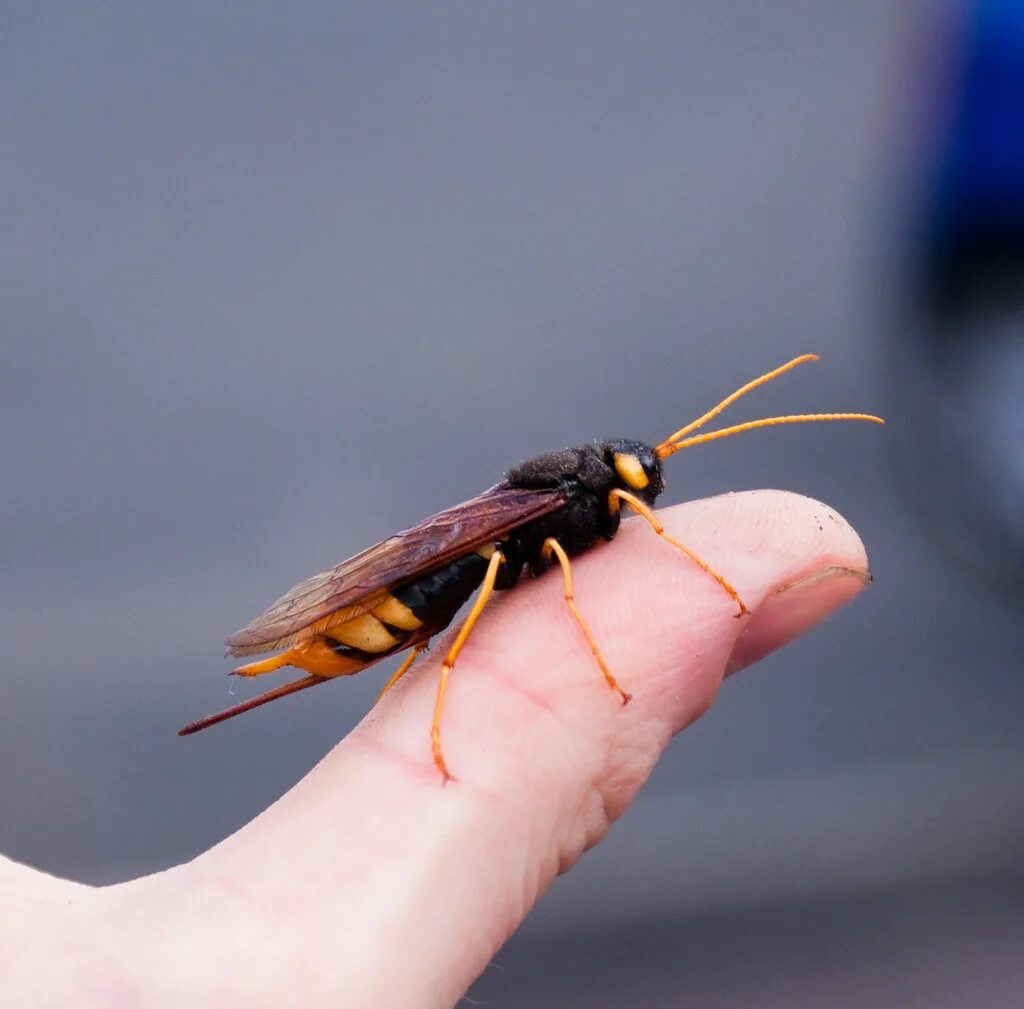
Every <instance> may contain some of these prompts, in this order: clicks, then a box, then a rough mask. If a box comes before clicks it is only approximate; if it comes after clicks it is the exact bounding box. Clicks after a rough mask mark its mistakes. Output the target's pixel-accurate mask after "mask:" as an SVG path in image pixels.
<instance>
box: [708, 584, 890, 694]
mask: <svg viewBox="0 0 1024 1009" xmlns="http://www.w3.org/2000/svg"><path fill="white" fill-rule="evenodd" d="M870 581H871V575H869V574H868V573H867V572H866V571H863V570H861V569H859V568H851V567H845V566H844V565H841V564H829V565H828V566H826V567H823V568H819V569H818V570H817V571H814V572H812V573H811V574H809V575H805V576H804V577H802V578H799V579H797V580H796V581H793V582H787V583H786V584H785V585H782V586H780V587H779V588H777V589H776V590H775V591H774V592H773V593H772V594H771V595H770V596H768V598H767V599H765V601H764V602H763V603H761V605H760V606H759V607H758V608H757V609H756V610H755V611H754V615H753V616H752V617H751V618H750V622H749V623H748V624H747V626H746V628H745V629H744V631H743V633H742V634H741V635H740V636H739V639H738V640H737V642H736V647H735V648H734V649H733V652H732V657H731V658H730V659H729V662H728V663H727V665H726V668H725V675H726V676H731V675H732V674H733V673H738V672H739V671H740V670H741V669H746V668H747V666H752V665H753V664H754V663H755V662H759V661H760V660H761V659H763V658H764V657H765V656H766V655H770V654H771V653H772V652H774V651H776V650H777V649H779V648H781V647H782V646H783V645H787V644H789V642H790V641H792V640H793V639H794V638H798V637H799V636H800V635H801V634H803V633H805V632H806V631H808V630H810V629H811V628H812V627H813V626H814V625H815V624H816V623H818V622H819V621H821V620H824V619H825V617H827V616H828V615H829V614H830V613H833V612H834V611H835V610H837V609H839V607H840V606H843V605H845V604H846V603H848V602H849V601H850V600H851V599H853V597H854V596H856V595H857V593H858V592H860V591H861V589H863V588H864V587H865V586H866V585H868V584H869V583H870Z"/></svg>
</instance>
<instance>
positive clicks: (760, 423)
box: [656, 413, 885, 459]
mask: <svg viewBox="0 0 1024 1009" xmlns="http://www.w3.org/2000/svg"><path fill="white" fill-rule="evenodd" d="M819 420H867V421H870V422H871V423H872V424H884V423H885V421H884V420H882V418H881V417H876V416H874V414H870V413H797V414H791V415H790V416H788V417H762V418H761V419H760V420H748V421H747V422H746V424H736V425H735V426H734V427H725V428H722V430H721V431H708V432H707V434H695V435H694V436H693V437H692V438H684V439H683V440H682V441H677V442H673V443H672V444H671V445H670V446H669V447H668V450H667V451H662V450H663V448H664V447H665V446H664V445H659V446H658V448H657V450H656V451H657V453H658V457H659V458H661V459H667V458H668V457H669V456H670V455H673V454H674V453H676V452H678V451H679V450H680V449H683V448H689V447H690V446H691V445H700V444H702V443H703V442H706V441H714V440H715V439H716V438H728V437H730V436H731V435H734V434H742V433H743V432H744V431H753V430H754V429H755V428H758V427H773V426H774V425H775V424H809V423H812V422H814V421H819Z"/></svg>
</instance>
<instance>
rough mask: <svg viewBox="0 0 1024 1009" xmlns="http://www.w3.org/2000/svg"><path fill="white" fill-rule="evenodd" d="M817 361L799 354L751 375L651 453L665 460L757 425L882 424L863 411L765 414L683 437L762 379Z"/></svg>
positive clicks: (766, 379) (767, 380)
mask: <svg viewBox="0 0 1024 1009" xmlns="http://www.w3.org/2000/svg"><path fill="white" fill-rule="evenodd" d="M817 360H819V358H818V355H817V354H802V355H801V356H800V357H794V358H793V360H792V361H787V362H786V363H785V364H783V365H781V366H780V367H778V368H775V369H774V370H773V371H769V372H767V373H766V374H764V375H761V376H760V377H759V378H755V379H754V380H753V381H752V382H748V383H747V384H746V385H744V386H742V387H741V388H739V389H737V390H736V391H735V392H734V393H732V395H730V396H726V398H725V399H723V400H722V402H721V403H719V404H718V406H716V407H714V408H712V409H711V410H708V412H707V413H706V414H704V415H703V416H702V417H698V418H697V419H696V420H695V421H693V422H691V423H689V424H687V425H686V427H683V428H680V429H679V430H678V431H676V432H675V434H673V435H671V436H670V437H668V438H666V439H665V440H664V441H663V442H662V443H661V444H660V445H658V446H657V448H656V449H655V452H657V454H658V458H659V459H667V458H668V457H669V456H670V455H674V454H675V453H676V452H678V451H679V450H680V449H683V448H688V447H689V446H691V445H699V444H701V443H702V442H706V441H714V440H715V439H716V438H727V437H729V436H730V435H733V434H740V433H741V432H742V431H751V430H753V429H754V428H758V427H771V426H772V425H775V424H804V423H809V422H811V421H819V420H866V421H871V422H872V423H874V424H884V423H885V421H884V420H882V419H881V418H880V417H875V416H873V415H872V414H867V413H809V414H798V415H793V416H789V417H766V418H764V419H762V420H753V421H749V422H747V423H746V424H737V425H735V426H734V427H727V428H723V429H722V430H721V431H711V432H709V433H707V434H702V435H697V436H695V437H692V438H687V437H685V436H686V435H688V434H689V433H690V432H691V431H696V430H697V429H698V428H699V427H702V426H703V425H704V424H706V423H707V422H708V421H709V420H713V419H714V418H715V417H717V416H718V415H719V414H720V413H721V412H722V411H723V410H724V409H725V408H726V407H728V406H731V405H732V404H733V403H735V402H736V400H738V399H739V398H740V397H741V396H745V395H746V394H747V393H748V392H750V391H751V390H753V389H756V388H757V387H758V386H761V385H764V384H765V383H766V382H770V381H771V380H772V379H773V378H778V377H779V375H783V374H785V373H786V372H787V371H791V370H792V369H793V368H795V367H796V366H797V365H798V364H804V363H805V362H807V361H817Z"/></svg>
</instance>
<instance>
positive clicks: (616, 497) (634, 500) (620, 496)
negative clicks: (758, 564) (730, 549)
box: [608, 487, 750, 617]
mask: <svg viewBox="0 0 1024 1009" xmlns="http://www.w3.org/2000/svg"><path fill="white" fill-rule="evenodd" d="M620 500H621V501H625V502H626V504H628V505H629V507H630V508H632V509H633V511H635V512H636V513H637V514H638V515H642V516H643V517H644V518H645V519H647V521H648V522H649V523H650V525H651V528H652V529H653V530H654V531H655V532H656V533H657V534H658V535H659V536H660V537H661V538H662V539H663V540H667V541H668V542H669V543H671V544H672V546H674V547H675V548H676V549H677V550H682V552H683V553H684V554H686V556H687V557H689V558H690V560H691V561H693V563H694V564H696V565H697V567H699V568H700V569H701V571H703V572H704V573H705V574H708V575H710V576H711V577H712V578H714V580H715V581H716V582H718V584H719V585H721V586H722V588H723V589H725V591H726V592H728V593H729V597H730V598H731V599H732V601H733V602H734V603H736V605H737V606H738V607H739V608H740V611H739V613H737V614H736V616H737V617H742V616H744V615H745V614H747V613H749V612H750V610H748V609H747V607H746V605H745V604H744V602H743V600H742V599H740V594H739V593H738V592H737V591H736V590H735V589H734V588H733V587H732V586H731V585H730V584H729V583H728V582H727V581H726V580H725V579H724V578H723V577H722V576H721V575H720V574H719V573H718V572H717V571H716V570H715V569H714V568H713V567H711V566H710V565H709V564H708V563H707V562H705V561H702V560H701V559H700V558H699V557H698V556H697V555H696V554H695V553H694V552H693V551H692V550H689V549H688V548H686V547H684V546H683V544H682V543H680V542H679V540H677V539H675V538H674V537H672V536H670V535H669V534H668V533H667V532H665V527H664V526H663V525H662V524H661V522H660V521H659V520H658V516H657V515H655V514H654V512H653V511H652V510H651V509H650V508H649V507H648V506H647V505H646V504H644V502H643V501H641V500H640V499H639V498H638V497H635V496H634V495H633V494H630V493H629V491H625V490H620V489H619V488H618V487H616V488H615V489H614V490H612V491H610V492H609V494H608V507H609V508H610V509H611V510H612V511H613V512H614V511H617V510H618V507H619V501H620Z"/></svg>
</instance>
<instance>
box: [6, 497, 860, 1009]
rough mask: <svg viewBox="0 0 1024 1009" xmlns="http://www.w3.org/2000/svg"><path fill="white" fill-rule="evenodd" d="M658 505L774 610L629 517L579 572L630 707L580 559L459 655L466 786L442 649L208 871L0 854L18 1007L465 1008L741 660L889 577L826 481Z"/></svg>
mask: <svg viewBox="0 0 1024 1009" xmlns="http://www.w3.org/2000/svg"><path fill="white" fill-rule="evenodd" d="M658 515H659V517H660V519H661V521H662V522H663V523H664V525H665V528H666V530H667V531H668V532H669V533H670V534H671V535H673V536H675V537H676V538H677V539H679V540H680V541H681V542H683V543H685V544H686V545H687V546H688V547H689V548H690V549H692V550H694V551H695V552H696V553H697V554H698V555H700V556H701V557H703V558H704V559H705V560H706V561H707V562H708V563H709V564H711V565H712V566H713V567H715V568H716V569H717V570H719V571H721V572H723V573H725V574H727V576H728V578H729V581H730V582H731V583H732V584H733V585H734V586H735V587H736V589H737V590H738V591H739V593H740V594H741V596H742V598H743V600H744V602H745V603H746V605H747V606H748V607H749V609H750V610H751V611H752V614H751V615H750V616H746V617H743V618H741V619H737V618H736V606H735V604H734V603H733V602H732V601H731V600H730V599H729V598H728V596H726V595H725V594H724V593H723V591H722V589H721V587H720V586H719V585H717V584H716V583H715V582H714V581H713V580H712V579H711V578H709V577H708V576H707V575H706V574H704V573H703V572H701V571H700V570H698V569H697V568H696V567H695V566H694V565H693V564H692V563H690V562H688V561H687V559H686V558H685V557H683V556H681V555H680V554H679V553H678V551H676V550H673V549H672V548H671V547H670V546H668V545H667V544H666V543H665V542H663V541H662V540H659V538H658V537H657V536H655V535H654V534H653V533H652V532H651V530H650V528H649V527H648V526H647V523H646V522H644V521H643V520H642V519H633V520H631V521H629V522H626V523H624V524H623V527H622V530H621V531H620V533H619V535H618V536H617V537H616V539H615V541H614V542H613V543H612V544H610V545H608V546H602V547H599V548H597V549H596V550H595V551H593V552H592V553H590V554H588V555H587V556H585V557H581V558H576V559H574V560H573V578H574V581H575V598H576V602H577V604H578V605H579V607H580V609H581V611H582V612H583V613H584V614H585V616H586V619H587V621H588V623H589V625H590V627H591V629H592V631H593V634H594V636H595V638H596V640H597V641H599V642H600V645H601V650H602V652H603V653H604V656H605V658H606V660H607V662H608V665H609V667H610V668H611V669H612V670H613V671H614V673H615V676H616V677H617V678H618V679H619V681H620V682H621V683H622V684H623V686H624V687H625V688H626V689H627V690H628V691H629V692H630V694H631V695H632V701H631V703H630V704H628V705H623V704H622V703H621V699H620V698H619V696H618V695H617V694H615V693H614V692H613V691H612V690H610V689H609V687H608V686H607V684H606V682H605V680H604V677H603V675H602V673H601V671H600V669H599V668H598V667H597V666H596V664H595V662H594V658H593V655H592V654H591V651H590V648H589V646H588V644H587V642H586V640H585V639H584V638H583V636H582V634H581V632H580V629H579V627H578V625H577V624H576V622H575V620H574V619H573V616H572V614H571V613H570V612H569V610H568V608H567V607H566V605H565V602H564V600H563V598H562V590H563V584H562V578H561V575H560V573H559V572H558V570H557V568H556V570H555V571H553V572H551V573H550V574H548V575H546V576H544V577H543V578H541V579H538V580H536V581H531V580H529V579H527V580H526V581H525V582H524V584H523V585H521V586H519V587H517V588H516V589H515V591H513V592H509V593H499V594H498V595H497V597H496V598H495V601H494V604H493V605H491V606H489V607H488V608H487V612H486V613H485V614H484V616H483V617H482V618H481V620H480V622H479V624H478V625H477V627H476V629H475V630H474V632H473V635H472V637H471V638H470V640H469V641H468V643H467V644H466V647H465V649H464V650H463V652H462V653H461V655H460V656H459V660H458V664H457V666H456V667H455V670H454V671H453V673H452V678H451V687H450V690H449V692H448V699H447V702H446V707H445V711H444V722H443V739H444V747H445V757H446V760H447V762H448V766H449V768H450V769H451V772H452V774H453V775H454V776H455V777H456V778H457V780H456V781H453V782H450V783H449V784H448V785H447V786H444V787H442V784H441V780H440V777H439V775H438V772H437V768H436V767H435V766H434V763H433V760H432V758H431V751H430V740H429V727H430V721H431V713H432V709H433V704H434V693H435V690H436V685H437V678H438V673H439V666H440V660H441V657H442V655H443V652H444V649H443V648H440V647H435V648H434V649H433V650H432V651H431V653H430V654H429V656H423V657H421V658H420V659H419V661H418V662H417V663H416V666H415V667H414V668H413V670H412V672H411V673H410V674H409V675H408V676H406V677H404V678H403V679H402V680H401V682H400V683H398V684H397V685H396V686H395V688H394V689H393V690H392V691H390V692H389V693H388V695H387V696H386V697H385V698H384V699H383V701H382V702H381V704H380V705H379V706H378V707H377V708H376V709H374V711H373V712H371V713H370V714H369V715H368V716H367V718H366V719H365V720H364V721H363V722H362V724H360V725H359V726H358V727H357V728H356V729H355V730H354V731H353V732H351V733H350V734H349V735H348V736H347V737H346V738H345V739H344V740H342V742H341V743H339V744H338V746H336V747H335V749H334V750H333V751H332V752H331V753H330V754H328V756H327V757H326V758H325V759H324V760H323V761H322V762H321V763H320V764H319V765H318V766H317V767H316V768H314V769H313V770H312V771H311V772H310V773H309V774H308V775H307V776H306V777H305V778H304V779H303V780H302V781H300V782H299V784H298V785H296V786H295V787H294V788H293V789H292V790H291V791H290V792H288V794H287V795H285V796H284V797H282V798H281V799H280V800H279V801H278V802H276V803H275V804H274V805H273V806H271V807H270V808H269V809H267V810H266V811H264V812H263V813H262V814H261V815H259V816H258V817H257V818H256V819H255V820H253V821H252V822H251V823H249V824H248V825H247V826H246V827H244V828H243V829H242V830H240V831H238V832H237V833H236V834H234V835H233V836H231V837H229V838H227V839H226V840H224V841H222V842H221V843H220V844H218V845H216V846H215V847H214V848H212V849H210V850H209V851H207V852H205V853H204V854H202V855H200V856H199V857H198V858H196V859H194V860H193V861H192V862H189V863H188V864H185V865H181V866H177V867H175V868H173V869H169V870H167V871H166V872H162V873H158V874H156V875H153V876H148V877H144V878H142V879H136V880H131V881H129V882H126V883H122V884H119V885H116V886H109V887H104V888H93V887H88V886H83V885H80V884H77V883H73V882H69V881H66V880H61V879H56V878H54V877H51V876H48V875H46V874H44V873H41V872H38V871H37V870H34V869H31V868H29V867H27V866H23V865H19V864H17V863H14V862H10V861H0V895H2V899H0V991H3V992H4V1002H5V1004H9V1005H12V1006H23V1005H24V1006H28V1005H31V1006H48V1005H55V1006H56V1005H60V1006H67V1005H74V1006H76V1009H91V1007H94V1006H95V1007H103V1009H117V1007H121V1006H124V1007H132V1009H148V1007H157V1006H175V1007H177V1006H189V1007H205V1006H210V1007H214V1006H216V1007H220V1009H257V1007H259V1009H264V1007H266V1009H270V1007H274V1009H276V1007H280V1006H293V1005H294V1006H298V1005H301V1006H303V1007H304V1009H321V1007H323V1009H327V1007H330V1009H339V1007H345V1009H349V1007H352V1009H364V1007H365V1009H371V1007H372V1009H379V1007H381V1006H403V1007H407V1009H447V1007H450V1006H453V1005H455V1004H456V1002H457V1001H458V1000H459V999H460V997H461V996H462V994H463V993H464V992H465V991H466V989H467V987H468V986H469V984H470V983H471V982H472V981H473V979H474V978H475V977H476V976H477V975H478V974H480V972H481V971H482V970H484V968H485V967H486V966H487V964H488V963H489V962H490V960H491V958H492V957H493V956H494V955H495V953H496V952H497V951H498V949H499V948H500V947H501V945H502V943H503V942H504V941H505V940H506V939H507V938H508V937H509V935H511V933H512V932H514V931H515V929H516V928H517V927H518V925H519V923H520V922H521V921H522V919H523V918H524V917H525V915H526V914H527V912H528V911H529V910H530V908H531V907H532V906H533V904H534V903H535V902H536V901H537V899H538V898H539V897H540V896H541V894H542V893H543V892H544V891H545V890H546V889H547V887H548V886H549V885H550V884H551V883H552V881H553V880H554V878H555V877H556V876H557V875H558V873H559V872H564V871H567V870H568V869H570V868H572V866H573V865H574V864H575V863H576V861H577V860H578V859H579V857H580V856H581V854H583V852H584V851H586V849H587V848H589V847H591V846H593V845H595V844H597V843H598V842H599V841H600V840H601V839H602V837H604V835H605V833H606V832H607V830H608V828H609V826H610V824H611V823H612V822H614V821H615V820H617V819H618V818H619V817H621V816H622V815H623V813H625V811H626V810H627V809H628V807H629V805H630V802H631V801H632V799H633V797H634V796H635V795H636V793H637V791H638V790H639V788H640V787H641V785H642V784H643V782H644V781H645V780H646V778H647V776H648V775H649V774H650V772H651V770H652V768H653V767H654V765H655V763H656V762H657V760H658V758H659V756H660V755H661V753H662V752H663V750H664V749H665V747H666V746H667V745H668V743H669V741H670V740H671V738H672V736H673V735H675V734H676V733H677V732H680V731H682V730H683V729H685V728H686V727H687V726H688V725H690V724H691V723H692V722H693V721H694V720H696V719H697V718H699V717H700V715H701V714H703V713H704V712H705V711H706V710H707V708H708V707H709V706H710V705H711V703H712V701H713V700H714V698H715V696H716V694H717V692H718V690H719V688H720V686H721V684H722V680H723V677H724V676H726V675H727V674H728V673H732V672H737V671H739V670H740V669H743V668H745V667H746V666H748V665H750V664H752V663H753V662H756V661H757V660H758V659H759V658H761V657H763V656H764V655H766V654H768V653H769V652H771V651H774V650H775V649H776V648H778V647H780V646H781V645H783V644H785V643H787V642H788V641H790V640H792V639H793V638H794V637H797V636H798V635H800V634H802V633H803V632H804V631H806V630H808V629H809V628H810V627H812V626H813V625H814V624H816V623H817V622H818V621H819V620H821V619H822V618H824V617H825V616H827V615H828V614H829V613H831V612H832V611H833V610H835V609H837V608H838V607H840V606H842V605H843V604H844V603H846V602H848V601H849V600H850V599H852V598H853V597H854V596H855V595H856V594H857V593H858V592H859V591H861V589H862V588H863V587H864V586H865V584H866V583H867V580H868V579H867V559H866V556H865V553H864V548H863V546H862V545H861V542H860V540H859V538H858V537H857V534H856V533H855V532H854V531H853V530H852V529H851V528H850V526H849V525H848V524H847V523H846V521H845V520H844V519H842V518H841V517H840V516H838V515H837V514H836V513H835V512H834V511H832V510H831V509H830V508H828V507H827V506H825V505H822V504H819V503H817V502H815V501H810V500H808V499H806V498H801V497H797V496H795V495H791V494H784V493H781V492H776V491H761V492H751V493H747V494H736V495H728V496H725V497H720V498H715V499H712V500H707V501H697V502H692V503H690V504H686V505H680V506H677V507H674V508H668V509H665V510H663V511H659V512H658ZM821 647H822V650H823V653H824V654H827V651H828V647H829V645H828V641H827V636H822V638H821ZM364 675H372V673H368V674H364ZM822 675H825V673H824V672H823V674H822ZM320 689H322V690H330V689H344V683H340V684H337V685H334V686H326V687H322V688H320ZM734 689H741V685H740V684H738V683H737V684H735V686H734ZM280 703H281V707H280V708H279V709H278V710H277V711H276V712H275V716H276V717H280V718H287V719H293V720H295V721H296V731H301V721H302V718H303V716H304V712H303V711H302V706H301V703H300V702H295V703H290V702H288V701H282V702H280ZM307 714H308V713H307ZM253 717H256V716H253ZM261 717H272V716H271V715H270V713H269V711H268V712H264V713H263V714H262V715H261ZM171 729H173V726H172V727H171V728H170V729H169V731H171ZM212 731H216V730H212ZM181 745H183V746H185V745H188V743H187V742H185V741H183V742H182V744H181ZM182 813H183V815H192V814H191V813H190V811H188V810H183V811H182ZM629 829H630V825H629V822H628V818H627V821H626V822H625V823H624V824H623V825H621V826H620V827H618V828H617V830H621V831H624V832H628V831H629ZM685 840H686V839H685V836H681V837H680V851H681V852H685V847H686V846H685ZM679 872H680V873H682V874H684V875H685V873H686V862H685V855H681V856H680V864H679Z"/></svg>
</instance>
